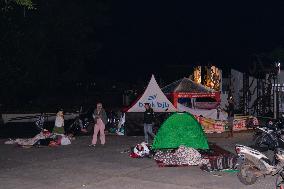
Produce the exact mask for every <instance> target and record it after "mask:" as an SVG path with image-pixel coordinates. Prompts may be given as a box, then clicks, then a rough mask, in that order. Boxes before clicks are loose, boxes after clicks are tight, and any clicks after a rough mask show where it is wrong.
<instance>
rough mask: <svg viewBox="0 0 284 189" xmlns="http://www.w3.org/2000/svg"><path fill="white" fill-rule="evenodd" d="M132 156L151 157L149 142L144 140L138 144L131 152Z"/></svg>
mask: <svg viewBox="0 0 284 189" xmlns="http://www.w3.org/2000/svg"><path fill="white" fill-rule="evenodd" d="M129 156H130V157H132V158H143V157H150V148H149V146H148V144H147V143H145V142H142V143H141V144H137V145H136V146H135V147H134V148H133V149H132V152H131V153H130V154H129Z"/></svg>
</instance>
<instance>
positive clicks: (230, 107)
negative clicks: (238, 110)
mask: <svg viewBox="0 0 284 189" xmlns="http://www.w3.org/2000/svg"><path fill="white" fill-rule="evenodd" d="M234 114H235V105H234V103H229V105H228V117H234Z"/></svg>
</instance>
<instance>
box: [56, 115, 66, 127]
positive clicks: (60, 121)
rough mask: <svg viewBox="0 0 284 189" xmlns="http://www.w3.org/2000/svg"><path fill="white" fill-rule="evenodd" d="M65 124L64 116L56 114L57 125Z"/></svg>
mask: <svg viewBox="0 0 284 189" xmlns="http://www.w3.org/2000/svg"><path fill="white" fill-rule="evenodd" d="M63 126H64V118H63V117H62V116H56V119H55V127H63Z"/></svg>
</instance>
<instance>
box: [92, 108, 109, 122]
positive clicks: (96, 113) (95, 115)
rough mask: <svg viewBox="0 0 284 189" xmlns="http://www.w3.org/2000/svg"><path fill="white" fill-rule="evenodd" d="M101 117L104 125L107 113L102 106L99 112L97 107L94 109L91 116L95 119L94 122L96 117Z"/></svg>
mask: <svg viewBox="0 0 284 189" xmlns="http://www.w3.org/2000/svg"><path fill="white" fill-rule="evenodd" d="M98 117H99V118H101V119H102V121H103V123H104V124H105V125H106V124H107V115H106V111H105V110H104V109H103V108H102V109H101V111H100V113H99V112H98V110H97V109H95V111H94V113H93V118H94V121H95V124H96V123H97V118H98Z"/></svg>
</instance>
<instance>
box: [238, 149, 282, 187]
mask: <svg viewBox="0 0 284 189" xmlns="http://www.w3.org/2000/svg"><path fill="white" fill-rule="evenodd" d="M235 150H236V153H237V154H238V161H237V168H238V170H239V172H238V174H237V176H238V179H239V180H240V182H241V183H243V184H245V185H252V184H254V183H255V182H256V181H257V179H258V178H259V177H261V176H266V175H272V176H274V175H277V178H276V188H277V189H283V188H284V170H283V167H284V150H283V149H281V148H276V149H275V151H274V158H273V160H272V162H271V161H270V160H269V158H268V157H267V156H265V155H264V154H263V153H261V152H259V151H257V150H255V149H252V148H250V147H247V146H244V145H238V144H237V145H236V147H235Z"/></svg>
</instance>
